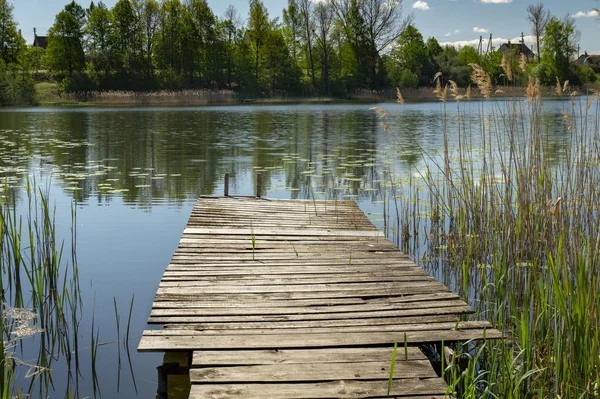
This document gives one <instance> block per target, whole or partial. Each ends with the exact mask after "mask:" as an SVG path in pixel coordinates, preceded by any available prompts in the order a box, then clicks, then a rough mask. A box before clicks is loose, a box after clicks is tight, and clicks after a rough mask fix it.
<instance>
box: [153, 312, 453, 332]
mask: <svg viewBox="0 0 600 399" xmlns="http://www.w3.org/2000/svg"><path fill="white" fill-rule="evenodd" d="M457 321H459V320H458V317H457V316H455V315H453V314H448V315H429V316H409V317H385V318H372V319H339V320H303V321H286V322H282V321H269V322H243V323H240V322H232V323H187V324H166V325H165V326H164V328H165V329H169V330H171V329H173V330H175V329H178V330H197V331H205V330H245V329H270V330H279V329H292V328H298V329H306V331H307V332H310V331H314V330H313V329H314V328H337V331H339V327H344V328H346V329H348V331H349V332H350V331H351V330H353V329H354V328H355V327H357V326H359V327H363V326H369V327H373V326H382V327H383V326H392V327H399V328H402V326H403V325H405V324H426V323H444V322H449V323H450V322H451V323H453V325H456V322H457ZM148 331H160V330H148Z"/></svg>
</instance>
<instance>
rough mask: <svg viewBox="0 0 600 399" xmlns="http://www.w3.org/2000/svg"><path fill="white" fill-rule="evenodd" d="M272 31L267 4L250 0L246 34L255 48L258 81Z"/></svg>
mask: <svg viewBox="0 0 600 399" xmlns="http://www.w3.org/2000/svg"><path fill="white" fill-rule="evenodd" d="M270 33H271V24H270V22H269V13H268V12H267V9H266V8H265V5H264V4H263V3H262V1H260V0H250V12H249V18H248V29H247V30H246V34H247V35H248V38H249V40H250V42H251V43H252V47H253V50H254V74H255V78H256V80H257V81H258V80H259V78H260V69H259V68H260V61H261V57H262V55H263V54H262V51H263V46H264V45H265V43H266V41H267V39H268V37H269V34H270Z"/></svg>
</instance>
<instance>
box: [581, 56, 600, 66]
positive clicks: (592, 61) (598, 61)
mask: <svg viewBox="0 0 600 399" xmlns="http://www.w3.org/2000/svg"><path fill="white" fill-rule="evenodd" d="M575 62H576V63H577V64H579V65H582V66H583V65H584V64H588V65H600V54H588V53H585V54H581V55H580V56H579V58H577V60H575Z"/></svg>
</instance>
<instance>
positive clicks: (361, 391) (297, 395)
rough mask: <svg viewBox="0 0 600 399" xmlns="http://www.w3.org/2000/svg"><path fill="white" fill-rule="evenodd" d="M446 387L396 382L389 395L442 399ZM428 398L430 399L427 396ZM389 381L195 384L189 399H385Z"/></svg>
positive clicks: (433, 381) (429, 381) (441, 383)
mask: <svg viewBox="0 0 600 399" xmlns="http://www.w3.org/2000/svg"><path fill="white" fill-rule="evenodd" d="M446 389H447V384H446V383H445V382H444V380H443V379H441V378H428V379H418V378H415V379H401V380H394V382H393V384H392V390H391V392H390V394H391V395H392V397H398V398H404V399H416V398H415V396H420V399H441V398H444V397H445V396H444V394H445V392H446ZM424 395H427V396H424ZM385 397H388V396H387V381H385V380H380V381H352V380H350V381H345V380H343V381H332V382H322V383H288V384H218V385H213V384H194V385H192V390H191V392H190V399H232V398H245V399H264V398H278V399H292V398H293V399H320V398H344V399H355V398H356V399H358V398H385Z"/></svg>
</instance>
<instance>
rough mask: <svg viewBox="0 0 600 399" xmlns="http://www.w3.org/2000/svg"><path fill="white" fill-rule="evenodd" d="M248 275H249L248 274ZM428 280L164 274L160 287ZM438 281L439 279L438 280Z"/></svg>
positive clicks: (420, 278)
mask: <svg viewBox="0 0 600 399" xmlns="http://www.w3.org/2000/svg"><path fill="white" fill-rule="evenodd" d="M246 277H248V275H246ZM417 281H421V282H428V281H435V279H434V278H433V277H431V276H427V275H420V276H419V275H411V276H366V277H362V276H350V277H313V278H303V279H298V278H271V279H264V278H261V279H250V278H245V279H244V278H218V279H217V278H212V279H195V278H194V277H189V276H188V277H169V276H164V277H163V279H162V280H161V282H160V285H159V286H160V287H164V288H167V287H210V286H214V285H216V284H225V285H228V286H231V285H243V286H265V285H290V286H292V285H322V284H328V285H329V284H337V283H353V284H358V283H393V282H398V283H400V282H417ZM436 282H437V281H436Z"/></svg>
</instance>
